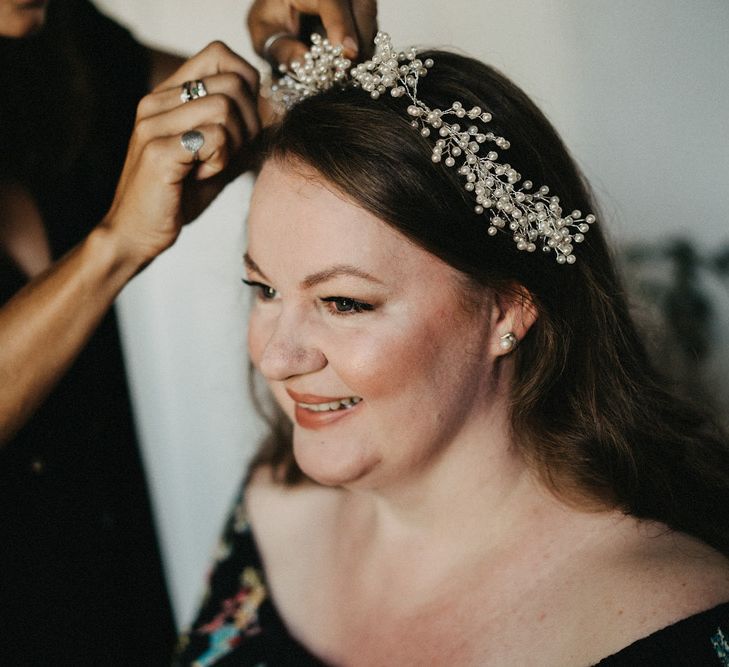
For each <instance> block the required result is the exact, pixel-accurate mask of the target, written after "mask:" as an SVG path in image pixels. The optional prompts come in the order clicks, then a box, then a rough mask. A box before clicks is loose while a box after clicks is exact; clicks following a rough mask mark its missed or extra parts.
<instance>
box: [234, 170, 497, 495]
mask: <svg viewBox="0 0 729 667" xmlns="http://www.w3.org/2000/svg"><path fill="white" fill-rule="evenodd" d="M248 229H249V239H248V252H247V258H248V261H247V264H248V265H249V266H248V268H249V275H248V277H249V280H251V281H254V282H256V283H260V285H263V286H264V287H261V286H260V285H258V286H255V287H254V289H255V292H256V295H257V297H256V302H255V306H254V309H253V312H252V315H251V321H250V329H249V351H250V354H251V358H252V359H253V362H254V364H255V365H256V367H257V368H258V369H259V370H260V372H261V373H262V374H263V375H264V377H266V379H267V381H268V384H269V386H270V388H271V390H272V392H273V394H274V396H275V397H276V399H277V400H278V402H279V403H280V404H281V406H282V407H283V409H284V411H285V412H286V414H288V415H289V417H291V418H292V420H293V419H294V418H295V403H294V400H293V399H292V398H291V397H290V396H289V395H288V394H287V391H286V390H287V389H289V390H292V391H294V392H298V393H299V394H311V395H317V396H324V397H348V396H357V397H361V398H362V399H363V400H362V402H361V403H359V404H358V405H357V406H356V407H355V408H354V409H352V410H351V411H350V413H349V414H346V415H344V416H343V418H342V419H339V420H337V421H336V422H333V423H331V424H329V425H327V426H326V427H325V428H321V429H317V430H311V429H307V428H304V427H302V426H301V425H300V424H295V428H294V452H295V455H296V458H297V461H298V463H299V465H300V466H301V467H302V469H303V470H304V471H305V472H306V473H307V474H308V475H310V476H311V477H312V478H314V479H315V480H317V481H319V482H321V483H324V484H330V485H364V486H365V487H368V488H374V487H378V486H380V485H383V484H387V483H388V482H390V481H393V480H399V481H401V480H403V479H407V478H408V476H410V475H414V474H417V472H418V471H420V470H424V469H426V468H427V467H429V466H430V465H431V464H432V463H433V462H434V461H436V460H437V459H438V458H439V455H440V453H441V452H442V451H443V450H444V449H445V448H447V447H448V445H449V443H452V442H453V441H454V440H456V439H457V438H455V436H456V435H458V434H459V433H461V432H463V431H469V430H473V431H474V432H479V429H482V428H483V425H484V424H483V420H484V419H488V417H489V412H490V409H491V401H492V400H493V388H490V387H489V386H488V383H489V376H490V374H491V373H490V371H491V368H492V367H493V357H492V356H490V355H491V354H492V353H491V352H490V351H489V350H490V348H489V345H488V344H487V341H488V340H489V336H490V333H491V319H492V318H493V309H492V308H491V306H490V304H489V301H488V298H487V296H486V294H485V293H484V295H483V299H484V307H483V308H480V309H471V310H473V311H475V312H466V311H465V310H464V309H463V306H462V300H461V299H460V298H459V296H460V293H459V290H460V291H462V289H463V288H462V287H461V280H460V276H459V274H458V273H457V272H456V271H455V270H454V269H453V268H451V267H449V266H448V265H446V264H445V263H443V262H441V261H440V260H437V259H436V258H434V257H433V255H430V254H429V253H427V252H426V251H424V250H422V249H421V248H418V247H417V246H414V245H413V244H412V243H411V242H410V241H409V240H407V239H406V238H405V237H403V236H402V235H400V234H399V233H398V232H396V231H394V230H393V229H392V228H390V227H388V226H387V225H386V224H385V223H383V222H382V221H380V220H379V219H377V218H375V217H374V216H373V215H371V214H370V213H368V212H367V211H364V210H363V209H361V208H359V207H358V206H356V205H354V204H353V203H351V202H349V201H347V200H346V199H345V198H344V197H343V196H342V195H341V194H340V193H338V192H336V191H335V190H334V189H333V188H329V187H327V186H326V184H324V183H323V182H322V179H321V178H317V177H316V175H315V174H313V173H310V172H309V173H307V171H306V169H305V168H304V167H301V166H299V167H298V169H292V168H290V167H288V168H287V167H282V166H281V165H280V164H278V163H276V162H268V163H267V164H266V165H265V166H264V168H263V170H262V172H261V174H260V177H259V179H258V181H257V183H256V187H255V190H254V194H253V199H252V202H251V210H250V217H249V223H248ZM341 265H346V266H347V267H349V269H348V270H350V271H351V270H352V269H353V268H355V269H357V270H358V271H359V272H364V273H366V274H367V275H368V276H370V278H365V277H361V276H355V275H350V274H339V275H334V276H333V277H330V278H325V279H324V280H323V282H318V283H317V284H315V285H312V286H309V285H307V284H306V278H307V277H308V276H313V275H317V274H318V275H320V276H321V275H323V274H325V273H326V272H327V271H328V270H329V269H330V268H331V267H333V266H341ZM332 298H339V302H338V303H339V306H337V304H336V303H333V302H332V301H329V299H332ZM323 300H327V301H323ZM353 302H359V303H362V304H366V305H367V307H368V309H366V310H365V309H362V310H360V311H359V312H357V311H356V310H353V309H352V310H350V305H351V304H352V303H353ZM340 309H343V310H345V311H346V312H342V313H340V312H339V310H340ZM480 432H481V433H482V432H483V430H480Z"/></svg>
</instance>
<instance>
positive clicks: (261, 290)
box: [242, 278, 276, 301]
mask: <svg viewBox="0 0 729 667" xmlns="http://www.w3.org/2000/svg"><path fill="white" fill-rule="evenodd" d="M242 280H243V283H244V284H245V285H248V287H252V288H253V289H255V290H256V292H257V295H256V296H258V298H259V299H261V300H263V301H270V300H271V299H275V298H276V290H275V289H273V287H271V286H270V285H265V284H264V283H259V282H257V281H255V280H246V279H245V278H243V279H242Z"/></svg>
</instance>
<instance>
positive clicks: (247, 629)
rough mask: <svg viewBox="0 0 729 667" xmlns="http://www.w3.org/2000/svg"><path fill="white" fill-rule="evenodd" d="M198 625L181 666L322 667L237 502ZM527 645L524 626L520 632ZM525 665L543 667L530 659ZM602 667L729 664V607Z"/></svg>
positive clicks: (186, 640) (183, 649)
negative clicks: (285, 606) (292, 626)
mask: <svg viewBox="0 0 729 667" xmlns="http://www.w3.org/2000/svg"><path fill="white" fill-rule="evenodd" d="M218 558H219V559H218V561H217V563H216V564H215V567H214V569H213V572H212V574H211V576H210V581H209V584H208V590H207V593H206V595H205V598H204V600H203V604H202V607H201V609H200V612H199V613H198V616H197V618H196V619H195V622H194V623H193V624H192V627H191V629H190V630H189V631H188V632H187V634H186V635H184V636H183V637H182V640H181V642H180V647H179V651H180V653H179V662H178V664H179V667H182V666H189V665H195V667H208V666H209V665H214V666H215V667H254V666H255V667H308V666H309V665H311V666H316V665H319V666H321V665H323V663H322V662H321V661H319V660H317V659H316V658H314V657H313V656H311V654H309V653H308V652H307V651H306V649H305V648H304V647H302V646H301V645H300V644H299V643H297V641H296V640H295V639H293V638H292V637H291V635H290V634H289V633H288V631H287V629H286V626H285V625H284V623H283V621H282V619H281V617H280V616H279V614H278V612H277V611H276V607H275V605H274V603H273V600H272V599H271V598H270V596H269V595H268V592H267V586H266V574H265V571H264V569H263V563H262V561H261V556H260V554H259V552H258V549H257V547H256V541H255V537H254V535H253V533H252V531H251V526H250V524H249V523H248V520H247V517H246V511H245V506H244V504H243V502H242V500H239V502H238V503H237V504H236V506H235V509H234V511H233V513H232V515H231V517H230V519H229V520H228V523H227V525H226V528H225V532H224V536H223V540H222V543H221V546H220V548H219V557H218ZM524 634H525V637H526V638H527V639H526V641H528V637H529V628H527V627H525V628H524ZM530 664H535V665H538V664H541V663H540V661H539V656H538V655H537V656H534V659H533V660H532V661H530ZM599 664H600V665H604V666H605V667H633V666H638V665H640V666H641V667H654V666H655V667H699V666H701V667H704V666H706V667H711V666H713V667H729V603H726V604H722V605H719V606H718V607H715V608H714V609H711V610H709V611H705V612H703V613H701V614H696V615H695V616H691V617H690V618H687V619H685V620H683V621H680V622H678V623H676V624H674V625H671V626H669V627H667V628H665V629H663V630H660V631H659V632H656V633H654V634H652V635H650V636H649V637H646V638H645V639H641V640H639V641H637V642H635V643H633V644H631V645H630V646H628V647H627V648H624V649H623V650H622V651H619V652H618V653H616V654H614V655H612V656H610V657H609V658H605V659H604V660H602V661H601V662H600V663H599Z"/></svg>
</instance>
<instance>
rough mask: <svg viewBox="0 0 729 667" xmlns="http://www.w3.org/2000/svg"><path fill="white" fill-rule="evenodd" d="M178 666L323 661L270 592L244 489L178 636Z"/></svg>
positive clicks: (302, 666) (273, 666)
mask: <svg viewBox="0 0 729 667" xmlns="http://www.w3.org/2000/svg"><path fill="white" fill-rule="evenodd" d="M175 664H176V665H179V666H182V665H185V666H191V667H209V666H210V665H215V667H226V666H232V665H235V666H236V667H243V666H246V667H247V666H250V667H279V666H281V667H288V666H291V667H294V666H295V667H309V666H315V665H322V663H321V662H320V661H319V660H317V659H316V658H314V657H313V656H312V655H310V654H309V653H308V652H307V651H306V649H305V648H303V647H302V646H301V645H300V644H299V643H298V642H296V640H294V639H293V638H292V637H291V635H290V634H289V633H288V631H287V629H286V627H285V625H284V624H283V621H282V620H281V618H280V616H279V614H278V612H277V611H276V607H275V606H274V604H273V601H272V600H271V597H270V596H269V594H268V588H267V586H266V578H265V573H264V571H263V565H262V562H261V556H260V554H259V552H258V548H257V546H256V542H255V538H254V536H253V533H252V531H251V526H250V523H249V522H248V518H247V515H246V511H245V505H244V502H243V494H241V497H240V498H239V500H238V502H237V503H236V505H235V508H234V510H233V512H232V514H231V516H230V518H229V519H228V522H227V524H226V527H225V531H224V534H223V539H222V540H221V542H220V546H219V547H218V553H217V556H216V559H215V564H214V566H213V571H212V573H211V575H210V577H209V581H208V587H207V591H206V593H205V596H204V598H203V602H202V606H201V609H200V611H199V613H198V616H197V619H196V620H195V622H194V623H193V624H192V626H191V628H190V629H189V630H188V631H187V632H186V633H185V634H184V635H183V636H182V637H181V639H180V642H179V645H178V657H177V660H176V661H175Z"/></svg>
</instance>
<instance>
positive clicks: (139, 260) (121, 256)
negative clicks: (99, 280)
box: [84, 220, 150, 290]
mask: <svg viewBox="0 0 729 667" xmlns="http://www.w3.org/2000/svg"><path fill="white" fill-rule="evenodd" d="M84 245H85V246H86V247H87V249H88V254H89V256H90V258H91V261H92V262H94V264H95V266H96V269H97V271H99V272H100V273H101V275H103V277H104V279H105V281H108V282H109V284H111V285H114V286H115V287H116V288H117V289H118V290H120V289H121V288H122V287H123V286H124V285H125V284H126V283H127V282H128V281H129V280H131V279H132V278H133V277H134V276H135V275H136V274H137V273H139V271H140V270H141V269H143V268H144V267H145V266H146V265H147V264H148V263H149V261H150V260H148V259H147V258H146V257H145V256H143V255H142V254H141V253H138V252H134V249H133V248H132V247H130V244H129V243H128V242H127V241H126V239H124V238H123V236H122V235H121V234H119V233H117V232H116V230H115V229H114V228H113V227H112V226H111V225H109V224H108V223H107V221H105V220H104V221H102V223H101V224H100V225H97V226H96V227H95V228H94V229H93V230H92V231H91V233H90V234H89V235H88V236H87V237H86V241H85V244H84Z"/></svg>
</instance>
